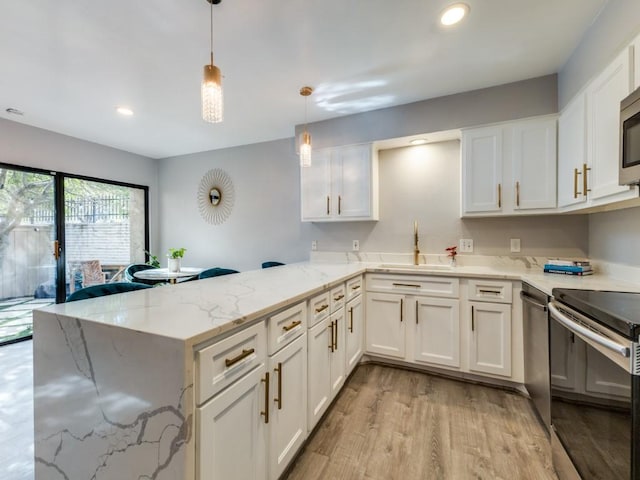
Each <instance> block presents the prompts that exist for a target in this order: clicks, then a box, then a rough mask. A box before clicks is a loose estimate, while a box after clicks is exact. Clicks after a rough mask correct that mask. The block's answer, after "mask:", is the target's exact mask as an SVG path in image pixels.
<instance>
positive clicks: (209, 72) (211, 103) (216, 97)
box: [202, 62, 224, 123]
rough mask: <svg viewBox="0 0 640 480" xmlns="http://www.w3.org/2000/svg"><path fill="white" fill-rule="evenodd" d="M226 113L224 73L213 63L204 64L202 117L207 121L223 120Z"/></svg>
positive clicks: (216, 121)
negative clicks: (223, 91) (223, 93)
mask: <svg viewBox="0 0 640 480" xmlns="http://www.w3.org/2000/svg"><path fill="white" fill-rule="evenodd" d="M223 115H224V108H223V98H222V74H221V73H220V69H219V68H218V67H216V66H215V65H213V62H212V63H211V64H210V65H205V66H204V77H203V79H202V119H203V120H204V121H205V122H210V123H218V122H221V121H222V119H223Z"/></svg>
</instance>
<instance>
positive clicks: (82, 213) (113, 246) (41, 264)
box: [0, 164, 149, 345]
mask: <svg viewBox="0 0 640 480" xmlns="http://www.w3.org/2000/svg"><path fill="white" fill-rule="evenodd" d="M147 211H148V189H147V187H142V186H138V185H130V184H123V183H115V182H109V181H104V180H99V179H94V178H86V177H79V176H74V175H69V174H63V173H55V172H46V171H41V170H35V169H29V168H23V167H18V166H12V165H5V164H0V345H3V344H6V343H11V342H14V341H18V340H21V339H25V338H30V337H31V334H32V311H33V310H34V309H36V308H40V307H43V306H46V305H50V304H53V303H60V302H64V300H65V299H66V297H67V295H69V293H71V292H73V291H75V290H77V289H79V288H83V287H86V286H90V285H95V284H97V283H108V282H116V281H123V280H124V269H125V268H126V266H127V265H129V264H131V263H144V261H145V259H146V257H145V252H146V251H147V250H148V248H149V247H148V244H149V234H148V216H147Z"/></svg>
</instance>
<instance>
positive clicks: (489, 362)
mask: <svg viewBox="0 0 640 480" xmlns="http://www.w3.org/2000/svg"><path fill="white" fill-rule="evenodd" d="M469 307H470V308H471V337H470V341H471V342H470V349H469V369H470V370H471V371H474V372H481V373H490V374H494V375H502V376H505V377H510V376H511V305H510V304H505V303H489V302H469Z"/></svg>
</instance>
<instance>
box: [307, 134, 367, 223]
mask: <svg viewBox="0 0 640 480" xmlns="http://www.w3.org/2000/svg"><path fill="white" fill-rule="evenodd" d="M300 178H301V199H302V220H303V221H310V222H335V221H357V220H377V219H378V161H377V153H376V152H375V151H374V150H373V147H372V145H371V144H364V145H348V146H344V147H336V148H327V149H319V150H314V151H313V157H312V161H311V166H310V167H301V175H300Z"/></svg>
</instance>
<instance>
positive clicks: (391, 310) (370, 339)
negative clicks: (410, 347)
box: [365, 292, 406, 359]
mask: <svg viewBox="0 0 640 480" xmlns="http://www.w3.org/2000/svg"><path fill="white" fill-rule="evenodd" d="M404 303H405V302H404V296H403V295H393V294H388V293H377V292H368V293H367V308H366V312H367V328H366V332H365V338H366V349H367V352H369V353H375V354H379V355H385V356H387V357H394V358H402V359H404V357H405V354H406V335H405V331H406V321H405V305H404Z"/></svg>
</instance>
